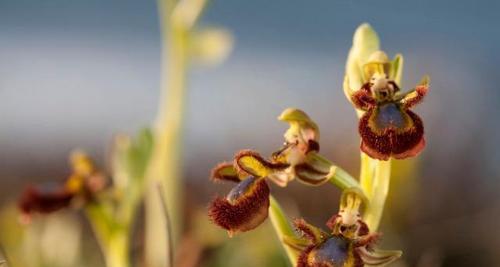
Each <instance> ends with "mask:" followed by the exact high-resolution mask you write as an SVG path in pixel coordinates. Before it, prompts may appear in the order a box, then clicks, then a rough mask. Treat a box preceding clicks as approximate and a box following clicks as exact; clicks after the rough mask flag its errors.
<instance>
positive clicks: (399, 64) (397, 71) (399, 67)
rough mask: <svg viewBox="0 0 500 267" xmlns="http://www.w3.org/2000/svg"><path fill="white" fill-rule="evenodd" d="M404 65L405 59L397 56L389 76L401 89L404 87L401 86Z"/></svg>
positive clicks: (399, 55) (392, 63)
mask: <svg viewBox="0 0 500 267" xmlns="http://www.w3.org/2000/svg"><path fill="white" fill-rule="evenodd" d="M403 64H404V58H403V55H401V54H397V55H396V56H395V57H394V59H393V60H392V62H391V71H390V74H389V78H390V79H391V80H393V81H395V82H396V84H398V85H399V87H403V86H402V85H401V79H402V78H403Z"/></svg>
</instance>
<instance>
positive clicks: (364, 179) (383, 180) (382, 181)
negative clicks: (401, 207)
mask: <svg viewBox="0 0 500 267" xmlns="http://www.w3.org/2000/svg"><path fill="white" fill-rule="evenodd" d="M360 181H361V186H362V188H363V192H365V195H366V196H367V198H368V205H367V207H366V210H365V212H364V218H363V219H364V221H365V222H366V224H367V225H368V227H369V229H370V230H371V231H376V230H377V229H378V227H379V225H380V220H381V219H382V215H383V212H384V206H385V201H386V199H387V194H388V193H389V186H390V181H391V160H387V161H380V160H375V159H371V158H369V157H368V156H367V155H365V154H362V155H361V177H360Z"/></svg>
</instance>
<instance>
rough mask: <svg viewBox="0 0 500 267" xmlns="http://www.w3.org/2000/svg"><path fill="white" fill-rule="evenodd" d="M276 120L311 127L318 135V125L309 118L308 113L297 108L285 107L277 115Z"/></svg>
mask: <svg viewBox="0 0 500 267" xmlns="http://www.w3.org/2000/svg"><path fill="white" fill-rule="evenodd" d="M278 120H280V121H284V122H288V123H290V125H291V126H294V125H293V124H298V125H297V126H301V127H304V126H305V127H308V128H312V129H313V130H314V131H315V132H316V133H317V135H319V127H318V125H317V124H316V123H315V122H314V121H313V120H311V118H310V117H309V115H307V113H305V112H304V111H302V110H300V109H297V108H287V109H285V110H284V111H283V112H281V114H280V115H279V116H278Z"/></svg>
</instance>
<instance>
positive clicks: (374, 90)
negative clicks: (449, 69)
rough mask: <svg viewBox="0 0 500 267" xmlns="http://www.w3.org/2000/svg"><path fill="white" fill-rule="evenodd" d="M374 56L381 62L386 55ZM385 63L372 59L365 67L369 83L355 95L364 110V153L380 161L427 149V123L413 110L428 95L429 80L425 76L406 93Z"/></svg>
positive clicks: (413, 154)
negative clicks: (425, 129)
mask: <svg viewBox="0 0 500 267" xmlns="http://www.w3.org/2000/svg"><path fill="white" fill-rule="evenodd" d="M381 53H382V54H381ZM374 55H375V56H378V59H380V58H382V59H383V58H384V56H385V54H384V53H383V52H380V51H377V54H374ZM385 58H387V56H385ZM384 62H385V61H383V60H379V61H376V59H372V60H371V61H370V62H369V63H367V64H366V65H365V75H366V76H368V77H370V78H369V81H368V82H366V83H365V84H364V85H363V86H362V88H361V89H360V90H358V91H356V92H355V93H354V94H353V95H352V96H351V100H352V102H353V104H354V105H355V106H356V108H358V109H360V110H362V111H364V114H363V115H362V116H361V118H360V120H359V127H358V128H359V129H358V130H359V134H360V135H361V139H362V142H361V150H362V151H363V152H365V153H366V154H367V155H368V156H370V157H372V158H374V159H379V160H388V159H389V158H390V157H394V158H396V159H404V158H408V157H413V156H416V155H417V154H418V153H420V152H421V151H422V150H423V148H424V147H425V140H424V126H423V122H422V120H421V119H420V117H419V116H418V115H417V114H415V113H414V112H412V111H411V110H410V109H411V108H412V107H414V106H415V105H417V104H419V103H420V102H421V101H422V100H423V98H424V96H425V95H426V94H427V91H428V88H429V80H428V78H427V77H425V78H424V79H423V81H422V82H421V83H420V84H419V85H418V86H417V87H416V88H415V89H414V90H412V91H410V92H408V93H404V94H403V93H401V92H400V89H399V87H398V85H397V84H396V82H394V81H393V80H391V79H390V78H389V76H388V75H387V74H386V72H387V69H388V66H387V63H384Z"/></svg>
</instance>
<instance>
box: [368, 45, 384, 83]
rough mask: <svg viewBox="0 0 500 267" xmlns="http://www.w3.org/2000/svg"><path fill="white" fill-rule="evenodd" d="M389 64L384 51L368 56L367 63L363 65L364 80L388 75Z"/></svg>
mask: <svg viewBox="0 0 500 267" xmlns="http://www.w3.org/2000/svg"><path fill="white" fill-rule="evenodd" d="M390 69H391V62H390V60H389V57H388V56H387V54H386V53H385V52H384V51H381V50H377V51H375V52H373V53H371V54H370V56H369V57H368V61H367V63H366V64H364V65H363V74H364V80H365V81H366V80H368V79H370V77H372V76H373V75H375V74H379V75H381V76H385V75H389V72H390Z"/></svg>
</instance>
